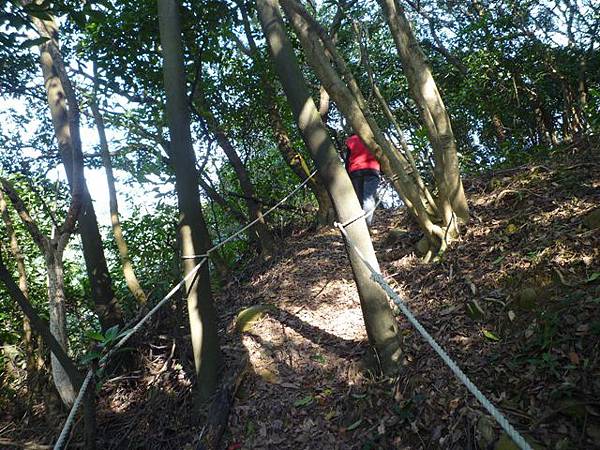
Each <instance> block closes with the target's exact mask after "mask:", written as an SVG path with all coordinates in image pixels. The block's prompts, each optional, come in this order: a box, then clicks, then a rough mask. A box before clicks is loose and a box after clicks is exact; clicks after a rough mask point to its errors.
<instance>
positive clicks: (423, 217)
mask: <svg viewBox="0 0 600 450" xmlns="http://www.w3.org/2000/svg"><path fill="white" fill-rule="evenodd" d="M282 6H283V9H284V10H285V12H286V15H287V16H288V17H289V19H290V21H291V23H292V25H293V26H294V29H295V30H296V33H297V35H298V37H299V39H300V42H301V44H302V47H303V48H304V51H305V55H306V58H307V61H308V62H309V64H310V65H311V66H312V68H313V69H314V70H315V72H316V73H317V75H318V77H319V79H320V81H321V83H322V85H323V86H324V87H325V89H326V90H327V92H328V93H329V95H331V98H332V99H333V100H334V101H335V102H336V105H337V107H338V108H339V109H340V111H341V112H342V113H343V114H344V116H345V117H346V118H347V119H348V121H349V122H350V123H351V125H352V128H354V131H355V132H356V133H357V134H358V135H359V136H360V138H361V139H362V140H363V141H364V142H365V143H366V144H367V146H368V147H369V149H370V150H371V151H372V152H373V154H374V155H375V157H376V158H377V159H378V161H379V162H380V164H381V168H382V171H383V172H384V173H385V174H386V175H387V176H388V177H389V178H390V180H391V181H392V183H393V185H394V187H395V188H396V191H397V192H398V194H399V195H400V198H401V199H402V201H403V202H404V204H405V205H406V207H407V209H408V210H409V212H410V213H411V215H412V216H413V217H414V218H415V220H416V221H417V223H418V224H419V226H420V227H421V229H422V230H423V232H424V233H425V235H426V237H427V240H428V241H429V242H430V244H431V245H430V248H431V251H430V252H429V253H428V254H427V255H426V258H425V259H426V260H428V259H429V258H430V257H431V256H432V254H433V251H434V250H439V251H443V250H444V249H445V245H446V241H445V236H446V235H445V232H444V230H443V229H442V228H441V227H440V226H438V225H436V224H435V223H434V222H433V220H432V219H433V218H432V217H431V216H430V215H429V214H428V211H427V206H426V202H427V199H426V198H425V196H424V195H423V193H422V192H421V191H420V190H419V188H418V186H417V185H416V183H415V181H414V177H413V175H412V172H413V171H414V170H416V169H415V168H414V167H411V165H410V162H409V161H408V160H407V159H406V158H405V157H404V156H402V154H401V153H400V152H399V151H398V150H397V149H396V148H394V147H393V145H392V144H391V143H390V142H389V141H388V140H387V138H386V137H385V135H384V134H383V132H382V131H381V129H380V128H379V126H378V125H377V122H376V121H375V119H374V118H373V116H372V114H371V112H370V110H369V108H368V105H367V104H366V100H365V99H364V97H363V95H362V93H361V92H360V89H359V88H358V83H357V82H356V80H355V79H354V76H353V75H352V73H351V71H350V70H349V68H348V67H347V65H346V63H345V61H344V60H343V58H342V57H341V56H340V55H339V52H338V51H337V49H336V48H335V46H333V43H332V42H331V40H330V39H329V38H328V36H327V35H326V33H325V32H324V30H323V29H322V28H321V27H320V26H319V24H318V23H316V21H315V20H314V19H313V18H312V17H311V16H310V14H308V12H307V11H306V10H305V9H304V8H303V7H302V6H301V5H299V4H298V3H297V2H296V1H295V0H282ZM319 39H321V40H322V41H321V40H319ZM324 45H325V46H326V47H327V50H328V52H329V54H330V55H331V57H332V59H333V61H334V62H335V64H336V66H337V67H338V68H339V70H340V71H341V72H342V74H343V77H344V80H345V82H344V81H343V80H342V79H341V78H340V77H339V75H338V74H337V72H336V71H335V70H334V68H333V67H332V66H331V64H330V62H329V57H328V55H327V53H326V52H325V48H324ZM346 83H347V84H346Z"/></svg>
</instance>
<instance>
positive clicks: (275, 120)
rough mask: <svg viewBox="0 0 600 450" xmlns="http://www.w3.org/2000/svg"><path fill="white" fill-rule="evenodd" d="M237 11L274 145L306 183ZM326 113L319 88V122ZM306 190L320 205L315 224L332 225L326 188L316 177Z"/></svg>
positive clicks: (306, 173)
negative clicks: (256, 75) (258, 75)
mask: <svg viewBox="0 0 600 450" xmlns="http://www.w3.org/2000/svg"><path fill="white" fill-rule="evenodd" d="M240 10H241V13H242V20H243V23H244V30H245V33H246V39H247V40H248V45H249V50H250V51H249V52H248V54H249V56H250V57H251V58H252V60H253V62H254V65H255V67H256V68H257V70H259V71H260V81H261V86H262V90H263V93H264V95H265V99H264V102H265V105H266V107H267V111H268V114H269V119H270V120H271V129H272V130H273V136H274V137H275V142H277V148H278V149H279V153H281V156H282V157H283V159H284V161H285V162H286V163H287V165H288V166H289V167H290V169H292V172H294V173H295V174H296V176H297V177H298V178H299V179H300V180H301V181H305V180H306V179H307V178H308V177H309V176H310V170H309V168H308V166H307V165H306V161H304V158H303V156H302V154H301V153H300V152H298V151H296V150H295V149H294V148H293V146H292V140H291V139H290V136H289V134H288V132H287V130H286V128H285V125H284V122H283V118H282V117H281V113H280V112H279V108H278V107H277V96H276V94H275V88H274V86H273V84H272V83H271V80H270V79H269V76H268V74H267V72H266V70H264V69H262V68H259V67H258V66H259V61H258V55H259V52H258V47H257V46H256V43H255V42H254V37H253V36H252V31H251V29H250V21H249V20H248V15H247V13H246V8H245V6H244V5H243V4H241V5H240ZM328 113H329V95H328V94H327V91H326V90H325V89H323V88H321V104H320V108H319V114H320V115H321V119H322V120H323V122H324V123H325V122H327V116H328ZM308 187H309V189H310V190H311V191H312V193H313V195H314V196H315V198H316V199H317V203H318V205H319V210H318V211H317V225H318V226H322V225H329V224H332V223H333V220H334V219H335V211H334V210H333V205H332V204H331V199H330V198H329V194H328V193H327V189H325V187H324V186H323V182H322V181H321V180H320V175H319V174H317V175H316V176H315V177H313V178H311V179H310V181H309V182H308Z"/></svg>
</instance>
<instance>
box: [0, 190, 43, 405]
mask: <svg viewBox="0 0 600 450" xmlns="http://www.w3.org/2000/svg"><path fill="white" fill-rule="evenodd" d="M0 214H1V215H2V220H3V221H4V225H5V226H6V234H7V235H8V239H9V241H10V252H11V254H12V255H13V258H14V259H15V262H16V264H17V273H18V274H19V290H20V291H21V292H22V293H23V296H24V297H25V298H26V299H27V300H29V289H28V287H27V272H26V271H25V257H24V255H23V252H22V251H21V247H20V246H19V241H18V240H17V233H15V229H14V227H13V223H12V220H11V218H10V214H9V213H8V209H7V206H6V201H5V200H4V194H3V193H2V190H0ZM23 347H24V349H25V355H26V364H27V365H26V370H27V387H28V389H29V392H30V393H31V392H32V391H33V390H34V385H33V381H34V380H35V377H36V373H37V372H38V368H37V365H36V355H35V349H34V343H33V336H32V331H31V323H30V322H29V318H28V317H27V316H23Z"/></svg>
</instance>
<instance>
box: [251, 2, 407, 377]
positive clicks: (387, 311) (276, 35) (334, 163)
mask: <svg viewBox="0 0 600 450" xmlns="http://www.w3.org/2000/svg"><path fill="white" fill-rule="evenodd" d="M257 9H258V13H259V18H260V22H261V25H262V29H263V32H264V35H265V37H266V39H267V42H268V44H269V48H270V51H271V55H272V57H273V59H274V62H275V68H276V70H277V73H278V75H279V78H280V80H281V84H282V85H283V89H284V91H285V94H286V96H287V98H288V102H289V103H290V106H291V108H292V111H293V113H294V118H295V119H296V122H297V124H298V128H299V129H300V133H301V134H302V137H303V139H304V141H305V143H306V145H307V147H308V149H309V150H310V152H311V155H312V157H313V159H314V161H315V165H316V167H317V169H318V170H319V172H320V173H321V177H322V179H323V182H324V184H325V186H326V188H327V190H328V192H329V194H330V196H331V199H332V201H333V205H334V208H335V210H336V213H337V216H338V220H340V221H341V222H345V221H348V220H350V219H352V218H355V217H357V216H358V215H360V214H361V212H362V210H361V208H360V204H359V202H358V199H357V198H356V195H355V194H354V190H353V188H352V183H351V182H350V178H349V177H348V175H347V174H346V171H345V170H344V168H343V166H342V164H341V162H340V160H339V158H338V156H337V152H336V150H335V147H334V145H333V143H332V141H331V139H330V137H329V135H328V132H327V128H326V127H325V125H324V124H323V122H322V121H321V117H320V115H319V112H318V111H317V108H316V106H315V104H314V102H313V100H312V97H311V96H310V93H309V91H308V88H307V86H306V82H305V81H304V79H303V77H302V75H301V71H300V68H299V66H298V62H297V60H296V57H295V55H294V53H293V50H292V46H291V44H290V42H289V40H288V37H287V36H286V34H285V31H284V26H283V20H282V18H281V15H280V13H279V10H278V6H277V3H276V2H275V0H257ZM347 231H348V234H349V235H350V237H351V239H353V240H354V241H355V242H356V243H358V245H359V247H360V248H359V251H360V252H361V253H362V254H363V255H364V256H365V257H366V258H367V259H368V261H369V262H370V263H371V264H372V266H373V267H375V268H376V269H378V268H379V265H378V262H377V258H376V256H375V252H374V250H373V244H372V243H371V239H370V236H369V231H368V229H367V225H366V222H365V220H364V219H361V220H356V221H355V222H353V223H352V224H351V225H349V226H348V227H347ZM347 251H348V256H349V258H350V263H351V265H352V270H353V272H354V279H355V281H356V285H357V288H358V293H359V297H360V301H361V307H362V311H363V316H364V320H365V326H366V329H367V335H368V336H369V342H370V343H371V345H372V346H373V348H374V349H375V351H376V352H377V355H378V356H379V361H381V369H382V371H383V372H384V373H393V372H396V371H398V369H399V366H398V360H399V358H400V355H401V339H400V335H399V333H398V326H397V323H396V321H395V319H394V317H393V314H392V310H391V308H390V306H389V303H388V298H387V295H386V293H385V292H384V291H383V290H382V289H381V287H380V286H379V285H378V284H377V283H375V282H374V281H373V280H372V279H371V277H370V273H369V271H368V269H367V268H366V267H365V266H364V264H363V263H362V261H360V259H359V258H358V256H357V254H356V252H355V251H354V250H353V249H352V248H351V247H349V246H347Z"/></svg>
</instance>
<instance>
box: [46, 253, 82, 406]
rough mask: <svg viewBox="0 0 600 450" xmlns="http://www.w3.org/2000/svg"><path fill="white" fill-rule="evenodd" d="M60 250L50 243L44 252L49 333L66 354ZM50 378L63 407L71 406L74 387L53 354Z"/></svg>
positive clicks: (65, 322) (67, 340)
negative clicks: (46, 269)
mask: <svg viewBox="0 0 600 450" xmlns="http://www.w3.org/2000/svg"><path fill="white" fill-rule="evenodd" d="M62 258H63V255H62V250H60V249H58V248H55V247H54V246H53V245H52V243H50V245H49V246H48V251H47V252H46V256H45V259H46V267H47V268H48V310H49V312H50V332H51V333H52V335H53V336H54V337H55V338H56V340H57V341H58V343H59V344H60V346H61V348H62V349H63V350H64V351H65V352H68V349H69V339H68V336H67V316H66V297H65V283H64V273H63V260H62ZM50 363H51V367H52V378H54V384H55V385H56V388H57V390H58V393H59V395H60V398H61V399H62V401H63V403H64V404H65V405H72V404H73V402H74V401H75V397H76V396H77V391H76V387H75V386H74V385H73V384H72V382H71V379H70V377H69V375H68V373H67V371H66V369H65V368H64V367H63V366H62V364H61V363H60V362H59V360H58V359H57V358H56V356H55V355H54V354H52V355H51V356H50Z"/></svg>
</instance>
